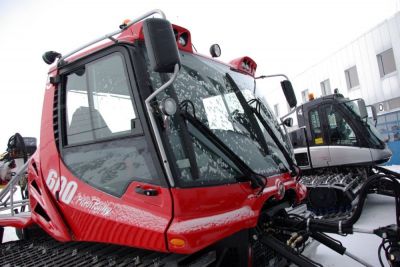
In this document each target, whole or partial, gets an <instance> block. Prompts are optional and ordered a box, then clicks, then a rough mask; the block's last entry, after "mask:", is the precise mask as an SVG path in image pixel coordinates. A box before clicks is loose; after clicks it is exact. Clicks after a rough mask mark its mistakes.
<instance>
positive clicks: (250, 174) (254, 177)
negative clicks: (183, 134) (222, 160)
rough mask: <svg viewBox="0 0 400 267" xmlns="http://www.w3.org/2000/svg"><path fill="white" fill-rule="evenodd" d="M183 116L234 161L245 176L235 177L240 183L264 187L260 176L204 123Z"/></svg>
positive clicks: (189, 115)
mask: <svg viewBox="0 0 400 267" xmlns="http://www.w3.org/2000/svg"><path fill="white" fill-rule="evenodd" d="M181 116H182V117H183V118H184V119H185V120H187V121H188V122H189V123H190V124H191V125H193V126H194V128H196V129H197V130H198V131H199V132H200V133H201V134H202V135H204V136H205V137H206V138H207V139H208V140H209V141H210V142H211V143H212V144H213V145H215V146H216V147H217V148H218V149H219V150H220V151H221V152H222V153H223V154H224V155H226V156H227V157H228V159H229V160H230V161H232V162H233V163H234V164H235V165H236V166H237V168H238V169H239V170H240V171H241V172H242V174H243V175H241V176H238V177H235V178H237V180H238V181H239V182H240V181H248V180H250V181H251V183H252V186H253V187H254V188H258V187H260V186H262V185H263V184H264V183H263V182H262V181H261V179H260V177H259V175H258V174H256V173H255V172H254V171H253V170H252V169H251V168H250V167H249V166H248V165H247V164H246V163H245V162H244V161H243V160H242V159H241V158H239V157H238V156H237V155H236V154H235V153H234V152H233V151H232V150H231V149H230V148H229V147H228V146H227V145H225V143H224V142H222V141H221V139H219V138H218V137H217V136H216V135H215V134H214V133H213V132H212V131H211V130H210V129H209V128H208V127H207V126H206V125H204V123H203V122H202V121H200V120H199V119H198V118H196V117H194V116H192V115H191V114H190V113H188V112H185V111H184V112H181ZM246 178H247V179H246Z"/></svg>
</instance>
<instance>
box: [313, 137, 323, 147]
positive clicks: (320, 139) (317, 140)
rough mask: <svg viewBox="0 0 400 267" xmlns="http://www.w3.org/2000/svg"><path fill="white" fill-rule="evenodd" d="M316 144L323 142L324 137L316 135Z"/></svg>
mask: <svg viewBox="0 0 400 267" xmlns="http://www.w3.org/2000/svg"><path fill="white" fill-rule="evenodd" d="M314 142H315V144H316V145H320V144H323V143H324V139H323V138H322V137H317V138H315V139H314Z"/></svg>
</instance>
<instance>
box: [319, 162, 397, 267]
mask: <svg viewBox="0 0 400 267" xmlns="http://www.w3.org/2000/svg"><path fill="white" fill-rule="evenodd" d="M384 167H385V168H387V169H389V170H392V171H395V172H398V173H400V165H392V166H384ZM395 215H396V209H395V203H394V199H393V198H391V197H386V196H380V195H369V196H368V197H367V200H366V201H365V205H364V209H363V212H362V214H361V217H360V219H359V220H358V222H357V223H356V224H355V225H354V227H360V228H368V229H375V228H378V227H379V226H386V225H389V224H394V223H396V218H395ZM331 236H332V237H333V238H335V239H338V240H339V241H340V242H342V243H343V246H345V247H346V248H347V251H349V252H350V253H352V254H353V255H356V256H357V257H360V258H362V259H363V260H365V261H366V262H368V263H370V264H371V265H372V266H380V263H379V259H378V246H379V245H380V243H381V241H382V239H381V238H379V237H377V236H375V235H370V234H361V233H356V234H353V235H348V236H346V237H343V236H340V235H334V234H332V235H331ZM314 260H315V261H317V262H319V263H321V264H322V265H324V266H326V267H339V266H340V267H350V266H351V267H353V266H363V265H361V264H359V263H357V262H356V261H354V260H353V259H351V258H349V257H347V256H341V255H339V254H337V253H336V252H334V251H332V250H330V249H328V248H327V247H325V246H323V245H319V247H318V248H317V251H316V254H315V258H314ZM382 260H383V262H384V264H385V266H389V265H388V264H387V261H386V259H385V256H384V255H382Z"/></svg>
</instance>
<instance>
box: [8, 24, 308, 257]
mask: <svg viewBox="0 0 400 267" xmlns="http://www.w3.org/2000/svg"><path fill="white" fill-rule="evenodd" d="M173 28H174V29H175V30H176V32H177V35H176V36H177V40H179V37H180V36H181V35H185V34H186V35H187V38H188V39H187V41H188V42H187V45H186V46H185V47H182V45H180V44H179V45H178V47H179V49H180V50H185V51H188V52H193V51H192V42H191V36H190V32H189V31H188V30H186V29H184V28H182V27H180V26H177V25H173ZM116 38H117V39H118V40H119V41H123V42H130V43H132V42H134V41H136V40H138V39H143V32H142V23H137V24H135V25H132V26H130V27H129V28H128V29H127V30H126V31H124V32H123V33H122V34H120V35H119V36H117V37H116ZM112 44H113V42H111V41H108V42H105V43H103V44H101V45H97V46H92V47H90V48H89V49H87V50H85V51H83V52H80V53H79V54H75V55H73V56H71V57H69V58H68V61H73V60H76V59H79V58H81V57H84V56H87V55H89V54H91V53H93V52H95V51H98V50H100V49H102V48H105V47H108V46H110V45H112ZM243 61H246V62H248V65H249V67H250V71H249V70H244V69H242V67H241V64H242V62H243ZM231 65H232V66H233V67H235V68H237V70H239V71H245V72H246V73H247V74H250V75H253V76H254V73H255V70H256V67H257V64H256V63H255V62H254V61H253V60H251V59H250V58H248V57H243V58H240V59H238V60H235V61H232V62H231ZM55 75H57V70H56V68H55V67H54V66H53V68H52V70H51V71H50V76H55ZM55 90H57V88H55V87H54V86H53V85H52V84H50V83H48V84H47V85H46V90H45V96H44V104H43V113H42V124H41V134H40V146H39V149H38V150H37V152H36V153H35V155H34V156H33V160H32V161H31V164H30V166H29V175H28V183H29V197H30V203H31V207H32V214H31V216H25V217H23V216H14V217H11V218H8V219H1V220H0V225H2V226H5V225H7V226H16V227H26V226H28V225H29V224H31V223H32V222H34V223H36V224H38V225H40V226H41V227H42V228H43V229H44V230H45V231H46V232H47V233H49V234H50V235H51V236H52V237H54V238H55V239H57V240H60V241H70V240H77V241H90V242H103V243H113V244H120V245H125V246H132V247H139V248H146V249H150V250H156V251H163V252H167V251H170V252H174V253H193V252H196V251H198V250H200V249H202V248H204V247H207V246H209V245H211V244H213V243H215V242H217V241H219V240H221V239H223V238H225V237H228V236H231V235H232V234H234V233H236V232H238V231H241V230H243V229H246V228H252V227H255V226H256V224H257V220H258V217H259V212H260V210H261V208H262V207H263V205H264V203H265V202H266V201H267V200H268V199H270V198H272V197H273V198H276V199H280V198H282V197H283V195H279V194H278V188H277V185H278V184H279V183H282V184H283V185H284V186H285V191H287V190H294V192H296V200H297V201H300V200H302V199H303V198H304V197H305V194H306V192H305V191H303V187H301V186H299V185H298V184H297V182H295V181H294V179H293V178H292V177H291V176H290V175H289V174H283V175H277V176H274V177H270V178H268V181H267V186H266V188H265V190H264V191H263V193H261V194H259V193H260V192H259V189H256V190H254V189H252V188H251V186H250V184H249V183H236V184H230V185H220V186H208V187H197V188H188V189H182V188H167V187H161V186H154V185H150V184H145V183H139V182H132V183H131V184H130V185H129V187H128V188H127V190H126V192H125V193H124V195H123V196H122V197H120V198H119V197H114V196H112V195H109V194H107V193H105V192H102V191H100V190H98V189H96V188H94V187H92V186H90V185H88V184H86V183H85V182H83V181H82V180H80V179H78V177H75V176H74V175H73V174H72V173H71V172H70V171H69V169H68V168H67V167H66V166H65V165H64V163H63V162H62V161H61V160H60V155H59V152H58V148H57V145H56V142H55V139H54V131H53V101H54V93H55ZM34 165H35V166H36V167H34ZM49 173H50V175H49ZM61 176H64V177H65V179H66V180H67V181H68V182H70V183H74V184H76V185H77V191H76V192H75V194H73V197H72V198H71V201H70V202H68V203H66V202H63V201H62V200H60V198H56V193H55V192H56V190H53V191H52V192H51V191H50V189H52V188H49V187H48V185H47V184H46V181H47V179H48V178H49V177H50V178H51V179H52V181H57V182H59V181H61ZM277 180H279V181H280V182H277ZM49 181H50V180H49ZM53 185H54V184H53ZM138 186H140V187H142V188H145V189H153V190H156V191H157V195H156V196H144V195H141V194H138V193H137V192H135V188H136V187H138ZM39 205H40V206H41V207H42V208H43V210H44V211H45V214H47V216H48V218H46V216H43V214H42V215H41V214H40V212H38V207H39ZM172 239H175V242H174V243H175V244H177V245H176V246H174V245H173V244H170V240H172ZM182 241H184V245H182V244H183V242H182Z"/></svg>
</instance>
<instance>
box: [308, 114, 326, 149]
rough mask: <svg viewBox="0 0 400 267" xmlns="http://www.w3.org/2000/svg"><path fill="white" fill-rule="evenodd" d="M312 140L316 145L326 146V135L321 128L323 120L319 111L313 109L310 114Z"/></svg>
mask: <svg viewBox="0 0 400 267" xmlns="http://www.w3.org/2000/svg"><path fill="white" fill-rule="evenodd" d="M309 118H310V129H311V138H312V143H313V144H314V145H324V144H325V140H324V134H323V129H322V126H321V120H320V116H319V113H318V109H313V110H311V111H310V113H309Z"/></svg>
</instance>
